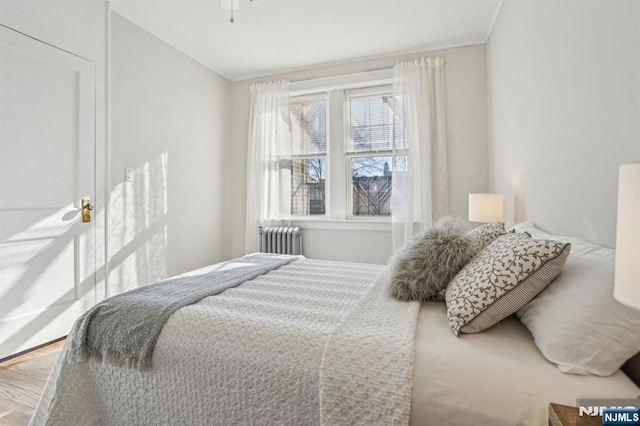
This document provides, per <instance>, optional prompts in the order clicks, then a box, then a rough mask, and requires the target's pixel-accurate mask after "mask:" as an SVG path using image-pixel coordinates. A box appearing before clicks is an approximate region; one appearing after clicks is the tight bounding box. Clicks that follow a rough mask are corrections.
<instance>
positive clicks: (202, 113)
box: [110, 13, 231, 293]
mask: <svg viewBox="0 0 640 426" xmlns="http://www.w3.org/2000/svg"><path fill="white" fill-rule="evenodd" d="M111 16H112V20H111V38H112V47H111V51H112V65H111V87H112V119H111V122H112V134H111V148H112V150H111V168H110V170H111V215H110V230H111V238H110V252H111V256H112V261H111V275H110V278H111V280H110V287H111V288H112V293H114V292H119V291H123V290H126V289H129V288H134V287H137V286H139V285H144V284H148V283H151V282H154V281H156V280H159V279H162V278H165V277H166V276H171V275H174V274H177V273H180V272H184V271H187V270H191V269H195V268H197V267H201V266H204V265H208V264H211V263H214V262H218V261H221V260H224V259H227V258H229V257H230V256H231V229H230V226H229V224H230V221H231V216H230V212H231V211H230V209H229V207H228V206H229V203H228V198H229V196H230V194H229V189H230V187H229V185H230V179H229V174H228V173H229V168H230V166H229V159H228V157H229V152H228V147H229V140H230V137H231V127H230V123H231V115H230V111H229V106H230V105H231V83H230V82H229V81H228V80H226V79H224V78H223V77H221V76H219V75H218V74H216V73H214V72H213V71H211V70H209V69H208V68H205V67H204V66H202V65H200V64H199V63H197V62H195V61H194V60H192V59H190V58H188V57H187V56H185V55H184V54H182V53H180V52H179V51H177V50H176V49H174V48H173V47H170V46H169V45H167V44H165V43H164V42H162V41H160V40H159V39H158V38H156V37H154V36H153V35H151V34H149V33H148V32H146V31H144V30H142V29H140V28H139V27H137V26H136V25H135V24H133V23H131V22H130V21H128V20H126V19H125V18H123V17H121V16H120V15H117V14H115V13H113V14H112V15H111ZM125 167H131V168H133V169H134V181H133V182H124V169H125Z"/></svg>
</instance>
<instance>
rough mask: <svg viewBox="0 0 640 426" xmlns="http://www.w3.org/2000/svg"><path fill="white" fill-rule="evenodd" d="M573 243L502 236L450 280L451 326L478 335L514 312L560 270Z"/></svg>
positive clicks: (456, 332)
mask: <svg viewBox="0 0 640 426" xmlns="http://www.w3.org/2000/svg"><path fill="white" fill-rule="evenodd" d="M570 250H571V244H568V243H560V242H557V241H550V240H532V239H531V238H529V236H528V235H525V234H505V235H503V236H502V237H500V238H498V239H497V240H495V241H494V242H493V243H491V244H490V245H489V246H487V247H486V248H485V249H484V250H482V251H481V252H480V253H478V255H477V256H476V257H474V258H473V260H471V261H470V262H469V263H468V264H467V265H466V266H465V267H464V268H463V269H462V270H461V271H460V272H459V273H458V275H456V276H455V278H454V279H453V280H452V281H451V283H449V286H448V287H447V292H446V294H445V300H446V302H447V316H448V317H449V325H450V326H451V329H452V330H453V332H454V333H455V335H456V336H457V335H458V334H459V333H478V332H480V331H482V330H486V329H487V328H489V327H491V326H492V325H494V324H496V323H498V322H499V321H501V320H503V319H504V318H506V317H508V316H509V315H511V314H513V313H514V312H516V311H517V310H518V309H520V308H521V307H522V306H524V304H526V303H527V302H528V301H530V300H531V299H533V298H534V297H535V296H536V295H537V294H538V293H540V292H541V291H542V290H543V289H544V288H545V287H546V286H548V285H549V283H551V281H553V279H554V278H555V277H556V276H557V275H558V274H559V273H560V271H561V270H562V266H563V265H564V263H565V261H566V260H567V256H569V251H570Z"/></svg>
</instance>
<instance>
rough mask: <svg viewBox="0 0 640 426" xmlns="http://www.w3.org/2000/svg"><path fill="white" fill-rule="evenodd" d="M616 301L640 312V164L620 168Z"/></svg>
mask: <svg viewBox="0 0 640 426" xmlns="http://www.w3.org/2000/svg"><path fill="white" fill-rule="evenodd" d="M615 274H616V275H615V287H614V290H613V297H615V298H616V300H618V301H619V302H620V303H623V304H625V305H628V306H631V307H634V308H638V309H640V163H635V164H626V165H623V166H620V175H619V180H618V224H617V233H616V272H615Z"/></svg>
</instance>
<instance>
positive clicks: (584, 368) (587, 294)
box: [514, 222, 640, 376]
mask: <svg viewBox="0 0 640 426" xmlns="http://www.w3.org/2000/svg"><path fill="white" fill-rule="evenodd" d="M514 229H515V230H516V232H525V231H526V232H528V233H529V234H531V236H532V237H533V238H540V239H551V240H558V241H562V242H568V243H571V246H572V248H571V256H569V259H568V260H567V263H566V264H565V266H564V269H563V271H562V273H560V275H558V277H557V278H556V280H555V281H554V282H553V283H551V285H550V286H548V287H547V288H546V289H544V290H543V291H542V292H541V293H540V294H539V295H538V296H537V297H536V298H535V299H533V300H531V301H530V302H529V303H527V304H526V305H525V306H523V307H522V308H521V309H520V310H519V311H518V312H517V315H518V317H519V318H520V321H522V323H523V324H524V325H525V326H526V327H527V328H528V329H529V331H530V332H531V334H532V335H533V338H534V340H535V343H536V345H537V346H538V348H539V349H540V351H541V352H542V353H543V354H544V356H545V357H546V358H547V359H549V360H550V361H552V362H554V363H555V364H557V365H558V368H559V369H560V371H562V372H564V373H575V374H595V375H598V376H609V375H611V374H613V373H614V372H616V371H617V370H618V369H619V368H620V367H621V366H622V364H624V363H625V361H627V359H629V358H631V357H632V356H633V355H635V354H636V353H638V352H640V311H637V310H634V309H632V308H629V307H627V306H624V305H622V304H621V303H619V302H618V301H616V300H615V299H614V298H613V271H614V263H615V250H613V249H610V248H605V247H602V246H599V245H597V244H594V243H591V242H589V241H586V240H582V239H579V238H571V237H563V236H559V235H551V234H547V233H545V232H543V231H541V230H539V229H537V228H535V227H534V226H533V225H532V224H530V223H527V222H524V223H520V224H517V225H516V226H514Z"/></svg>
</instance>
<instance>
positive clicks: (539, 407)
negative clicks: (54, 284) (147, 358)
mask: <svg viewBox="0 0 640 426" xmlns="http://www.w3.org/2000/svg"><path fill="white" fill-rule="evenodd" d="M383 268H384V267H383V266H380V265H366V264H353V263H342V262H328V261H318V260H309V259H307V260H304V261H297V262H293V263H292V264H289V265H287V266H284V267H282V268H280V269H278V270H274V271H271V272H269V273H267V274H265V275H262V276H259V277H257V278H255V279H253V280H251V281H247V282H245V283H243V284H241V285H240V286H238V287H236V288H232V289H228V290H226V291H224V292H223V293H221V294H218V295H216V296H212V297H208V298H206V299H203V300H202V301H201V302H199V303H197V304H194V305H191V306H187V307H184V308H182V309H180V310H179V311H177V312H176V313H175V314H174V315H173V316H172V317H171V318H170V319H169V321H168V322H167V324H166V325H165V327H164V328H163V330H162V333H161V335H160V338H159V340H158V344H157V346H156V350H155V352H154V357H153V368H152V370H151V371H146V372H142V371H138V370H132V369H127V368H123V367H117V366H114V365H111V364H108V363H101V362H99V361H94V360H91V361H89V362H86V363H79V364H78V363H75V364H74V363H70V362H68V360H67V359H66V358H65V356H64V355H63V356H62V357H61V359H60V360H59V362H58V364H57V365H56V367H55V369H54V371H53V373H52V377H51V378H50V380H49V383H48V384H47V387H46V389H45V392H44V394H43V398H42V400H41V402H40V404H39V406H38V409H37V410H36V413H35V417H34V419H33V421H32V424H34V425H40V424H54V425H55V424H66V425H74V424H113V425H116V424H139V425H144V424H149V425H152V424H159V423H162V424H168V425H169V424H176V425H178V424H194V425H195V424H207V425H213V424H221V425H222V424H229V423H230V422H233V424H278V425H282V424H291V425H294V424H295V425H308V424H320V413H321V411H322V407H321V399H320V396H319V394H320V387H321V385H322V384H321V379H320V378H321V364H322V362H321V361H322V360H323V349H324V352H325V353H324V355H326V348H327V346H325V343H326V342H327V341H328V337H329V336H330V335H333V334H334V333H335V330H336V329H338V328H339V326H340V324H341V321H342V319H343V318H344V317H345V315H346V313H348V312H355V311H356V307H358V306H361V304H360V303H361V301H363V300H365V301H366V297H365V296H364V295H365V294H366V293H367V289H368V288H371V287H372V284H371V283H372V282H374V281H376V280H377V278H378V277H379V275H380V273H381V272H382V270H383ZM407 309H409V305H407ZM416 309H417V307H416ZM378 311H379V312H378ZM389 312H390V311H389V310H388V309H379V310H377V311H376V312H374V314H375V318H373V319H376V321H377V319H378V318H383V319H384V320H385V321H386V322H393V321H394V320H395V321H397V322H398V323H401V322H402V321H400V320H399V318H400V317H402V315H398V313H397V312H396V313H395V314H390V313H389ZM373 322H374V323H375V321H373ZM405 322H406V323H407V324H408V327H413V324H414V322H415V316H413V320H411V321H408V320H405ZM346 330H350V329H346ZM409 331H410V333H413V328H410V329H409ZM365 338H366V336H365ZM408 339H409V341H411V334H409V336H408ZM371 342H375V340H372V341H371ZM378 346H380V345H378ZM386 348H387V347H386V346H385V347H383V348H382V349H384V350H385V351H386ZM378 349H379V348H378ZM65 350H68V348H67V346H65ZM372 350H373V349H372ZM410 352H412V350H407V351H406V353H407V354H409V353H410ZM391 353H393V352H391ZM402 353H403V354H404V353H405V352H402ZM359 358H363V359H364V358H365V357H359ZM409 359H412V358H409ZM413 359H414V366H413V388H412V396H411V398H410V400H411V407H410V424H412V425H443V424H446V425H468V424H475V425H485V424H486V425H517V424H523V425H535V424H540V425H543V424H546V411H547V406H548V404H549V403H550V402H557V403H562V404H568V405H573V404H575V398H576V397H579V396H601V397H603V396H616V397H622V396H626V397H629V396H631V397H635V396H637V395H638V394H640V391H639V390H638V389H637V388H636V387H635V386H634V385H633V384H632V383H631V381H630V380H629V379H627V378H626V376H624V375H623V373H621V372H617V373H616V374H614V375H613V376H611V377H595V376H574V375H569V374H563V373H561V372H560V371H559V370H558V369H557V368H556V367H555V365H553V364H551V363H549V362H548V361H546V359H545V358H544V357H543V356H542V355H541V354H540V352H539V351H538V349H537V348H536V346H535V345H534V343H533V339H532V338H531V336H530V334H529V333H528V331H527V330H526V328H524V326H522V325H521V324H520V322H519V321H518V320H517V319H515V318H508V319H507V320H505V321H503V322H502V323H500V324H498V325H496V326H494V327H492V328H491V329H489V330H487V331H485V332H483V333H481V334H477V335H463V336H461V337H455V336H454V335H453V333H452V332H451V330H450V329H449V326H448V322H447V318H446V306H445V304H444V303H435V302H429V303H423V304H422V306H421V307H420V310H419V314H418V318H417V327H416V329H415V358H413ZM356 361H357V360H356ZM354 365H357V362H354ZM390 369H391V370H393V368H390ZM344 371H345V377H350V375H355V376H357V375H358V374H360V375H362V374H364V372H365V371H366V368H362V367H361V366H358V367H357V371H355V372H354V371H353V368H351V369H349V368H346V369H345V370H344ZM367 374H369V373H367ZM385 374H386V375H387V376H385ZM388 375H389V371H379V372H378V374H377V375H376V379H381V380H385V379H386V377H388ZM410 379H411V370H408V374H407V380H408V381H409V383H410ZM365 396H366V395H365ZM375 397H376V396H375V395H370V398H369V399H367V400H368V401H372V400H375ZM377 397H379V395H377ZM408 400H409V393H407V401H408ZM50 409H51V410H50ZM344 423H345V422H342V423H341V422H340V421H331V422H327V424H344ZM373 424H376V423H375V422H373ZM387 424H389V423H388V422H387ZM394 424H395V423H394ZM398 424H404V422H401V423H398Z"/></svg>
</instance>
